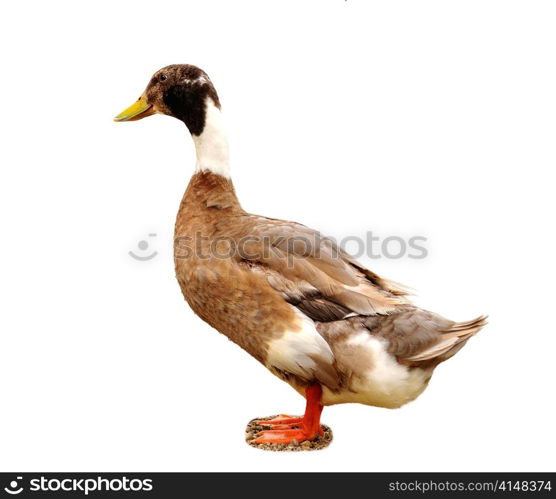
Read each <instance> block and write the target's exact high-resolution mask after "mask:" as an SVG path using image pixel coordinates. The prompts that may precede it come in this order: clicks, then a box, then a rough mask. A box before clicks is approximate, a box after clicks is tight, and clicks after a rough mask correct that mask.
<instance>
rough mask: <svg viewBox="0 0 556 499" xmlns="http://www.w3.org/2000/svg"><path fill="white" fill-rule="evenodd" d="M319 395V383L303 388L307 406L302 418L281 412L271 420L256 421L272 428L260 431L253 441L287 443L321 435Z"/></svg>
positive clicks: (320, 393)
mask: <svg viewBox="0 0 556 499" xmlns="http://www.w3.org/2000/svg"><path fill="white" fill-rule="evenodd" d="M321 395H322V388H321V386H320V385H311V386H309V387H308V388H307V390H305V398H306V399H307V406H306V407H305V414H304V415H303V417H302V418H292V417H290V416H286V415H285V414H281V415H280V416H278V417H276V418H273V419H271V420H267V421H264V420H263V421H258V423H259V424H261V425H264V426H270V427H271V428H273V429H272V430H266V431H261V432H260V433H259V434H258V436H257V438H256V439H255V440H253V442H255V443H269V444H287V443H290V442H292V441H293V440H296V441H297V442H303V441H305V440H314V439H315V438H316V437H317V436H318V435H322V434H323V432H322V429H321V426H320V415H321V413H322V407H323V406H322V404H321V403H320V397H321Z"/></svg>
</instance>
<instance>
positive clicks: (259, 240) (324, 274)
mask: <svg viewBox="0 0 556 499" xmlns="http://www.w3.org/2000/svg"><path fill="white" fill-rule="evenodd" d="M292 241H293V242H292ZM296 245H297V246H296ZM175 264H176V276H177V279H178V282H179V284H180V287H181V290H182V292H183V295H184V297H185V299H186V300H187V302H188V303H189V305H190V306H191V308H192V309H193V310H194V311H195V313H196V314H197V315H199V316H200V317H201V318H202V319H203V320H205V321H206V322H207V323H209V324H210V325H211V326H213V327H214V328H216V329H218V330H219V331H220V332H221V333H223V334H225V335H226V336H227V337H228V338H229V339H230V340H232V341H234V342H235V343H237V344H238V345H239V346H241V347H242V348H243V349H245V350H246V351H247V352H248V353H250V354H251V355H252V356H253V357H255V358H256V359H257V360H259V361H260V362H261V363H263V364H264V365H265V366H267V367H268V368H269V369H271V371H272V372H274V373H275V374H277V375H278V376H280V377H281V378H282V379H284V380H286V381H288V382H289V383H290V384H292V386H294V388H296V389H297V390H298V391H300V392H301V391H302V390H304V389H305V387H306V386H308V385H309V384H311V383H313V382H315V381H317V382H319V383H321V384H322V385H323V386H324V387H325V388H326V389H328V392H327V391H326V390H325V394H326V393H329V395H330V394H338V393H341V392H343V391H347V392H350V391H353V381H354V377H355V378H357V377H361V378H364V377H365V376H366V375H367V373H369V372H370V371H371V370H372V368H373V363H374V364H376V363H377V360H376V359H373V352H372V351H369V349H365V348H356V347H354V346H353V344H352V342H351V341H350V340H351V339H352V337H353V336H354V335H357V334H361V333H362V332H363V334H366V335H368V336H369V337H370V338H375V339H377V340H379V341H381V342H382V344H383V345H384V347H385V350H386V352H387V353H388V354H389V355H390V356H392V357H393V358H395V359H396V361H397V362H398V363H399V364H400V366H401V367H402V368H403V369H405V370H406V371H404V372H405V373H407V374H409V373H410V372H411V371H412V370H417V371H418V372H419V373H422V376H420V377H419V389H417V390H415V391H416V392H418V393H420V391H422V389H424V387H425V386H426V383H427V382H428V380H429V379H430V375H431V374H432V369H433V368H434V367H435V366H436V365H437V364H438V363H440V362H442V361H443V360H446V359H447V358H449V357H451V356H452V355H453V354H454V353H456V352H457V350H459V349H460V348H461V347H462V346H463V344H464V343H465V341H466V340H467V339H468V338H469V337H470V336H472V335H473V334H474V333H476V332H477V331H478V330H479V329H480V327H482V325H483V323H484V319H483V318H479V319H477V320H475V321H470V322H469V323H461V324H457V323H454V322H453V321H450V320H448V319H444V318H442V317H441V316H439V315H437V314H434V313H432V312H428V311H424V310H421V309H418V308H416V307H414V306H413V305H411V304H409V303H408V301H407V299H406V298H405V296H404V294H405V293H404V292H403V291H402V290H401V289H399V288H398V287H396V286H395V285H393V284H391V283H389V282H388V281H386V280H383V279H381V278H380V277H378V276H377V275H376V274H374V273H372V272H371V271H368V270H367V269H364V268H363V267H361V266H360V265H359V264H357V263H356V262H354V261H353V260H351V259H350V258H349V256H347V255H346V254H345V253H343V252H342V251H341V250H339V249H338V248H337V247H336V246H335V245H333V243H332V242H330V241H329V240H328V239H324V238H322V236H320V234H318V233H317V232H315V231H313V230H311V229H308V228H307V227H304V226H302V225H299V224H296V223H294V222H286V221H283V220H275V219H269V218H265V217H260V216H256V215H251V214H249V213H247V212H245V211H244V210H243V209H242V208H241V206H240V204H239V202H238V200H237V197H236V195H235V192H234V188H233V185H232V182H231V181H230V180H229V179H226V178H223V177H221V176H219V175H214V174H212V173H210V172H202V173H197V174H195V175H194V176H193V177H192V179H191V182H190V184H189V186H188V188H187V190H186V192H185V195H184V197H183V200H182V202H181V205H180V209H179V212H178V215H177V220H176V228H175ZM296 311H297V313H296ZM300 314H303V315H304V316H307V317H308V318H309V319H310V320H312V321H313V322H314V327H315V330H316V331H318V333H319V334H320V336H321V337H322V338H323V339H324V340H325V341H326V343H327V344H328V346H329V347H330V351H331V352H332V355H333V359H330V358H327V356H326V355H325V356H322V355H318V352H317V353H315V354H313V355H312V357H311V361H313V362H314V363H315V366H314V368H313V369H312V370H311V369H308V370H307V373H304V372H302V373H301V374H300V373H299V372H295V373H294V372H288V370H285V369H283V368H282V366H280V365H273V364H272V362H271V359H269V358H268V352H269V348H270V345H271V344H272V342H273V341H276V340H279V339H280V338H282V337H283V336H284V335H286V334H288V333H291V332H293V333H294V334H295V332H296V331H298V330H300V328H301V326H300V320H299V316H300ZM374 355H376V353H375V354H374ZM305 374H307V375H305ZM404 376H405V374H404ZM423 383H424V384H423ZM421 385H422V386H421ZM418 393H416V394H415V396H416V395H417V394H418ZM329 398H330V403H337V402H342V401H344V400H343V398H344V397H340V399H339V400H336V398H335V396H334V395H331V396H330V397H329ZM402 398H403V397H402ZM411 398H413V391H412V393H411V397H409V399H411ZM395 400H396V402H395V403H393V406H398V405H401V403H400V404H398V403H397V399H395ZM346 401H352V400H351V399H350V397H348V400H346ZM355 401H363V402H364V400H355ZM406 401H408V400H403V401H402V403H405V402H406ZM380 405H385V406H389V404H388V403H384V401H382V402H381V404H380Z"/></svg>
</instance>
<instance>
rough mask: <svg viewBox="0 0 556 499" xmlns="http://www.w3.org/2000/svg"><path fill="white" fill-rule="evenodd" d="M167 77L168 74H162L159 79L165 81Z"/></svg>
mask: <svg viewBox="0 0 556 499" xmlns="http://www.w3.org/2000/svg"><path fill="white" fill-rule="evenodd" d="M166 78H168V77H167V76H166V75H160V76H159V77H158V81H164V80H165V79H166Z"/></svg>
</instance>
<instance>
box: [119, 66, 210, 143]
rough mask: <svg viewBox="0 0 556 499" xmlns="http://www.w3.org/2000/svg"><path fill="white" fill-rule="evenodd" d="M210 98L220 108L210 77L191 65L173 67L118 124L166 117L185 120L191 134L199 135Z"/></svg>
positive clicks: (153, 80)
mask: <svg viewBox="0 0 556 499" xmlns="http://www.w3.org/2000/svg"><path fill="white" fill-rule="evenodd" d="M207 99H210V100H211V101H212V102H211V103H212V104H213V105H214V106H215V107H217V108H218V109H220V101H219V99H218V94H217V93H216V89H215V88H214V86H213V84H212V82H211V81H210V78H209V77H208V75H207V74H206V73H205V72H204V71H203V70H202V69H200V68H198V67H196V66H192V65H190V64H172V65H170V66H166V67H164V68H162V69H159V70H158V71H157V72H156V73H155V74H154V75H153V76H152V78H151V80H150V81H149V84H148V85H147V88H146V89H145V91H144V92H143V93H142V94H141V96H140V97H139V99H137V101H136V102H134V103H133V104H132V105H131V106H129V107H128V108H127V109H125V110H124V111H122V112H121V113H120V114H118V116H116V117H115V118H114V121H136V120H140V119H142V118H146V117H147V116H151V115H153V114H157V113H158V114H166V115H168V116H173V117H174V118H177V119H179V120H181V121H183V122H184V123H185V124H186V126H187V128H188V129H189V131H190V132H191V135H194V136H199V135H201V134H202V132H203V130H204V128H205V122H206V107H207Z"/></svg>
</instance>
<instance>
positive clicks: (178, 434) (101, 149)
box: [0, 0, 556, 471]
mask: <svg viewBox="0 0 556 499" xmlns="http://www.w3.org/2000/svg"><path fill="white" fill-rule="evenodd" d="M1 11H2V12H1V13H0V14H1V19H2V29H1V30H0V41H1V44H2V67H1V70H0V71H1V73H2V74H1V88H2V92H1V94H0V95H1V100H2V102H1V109H2V111H1V126H2V130H1V133H2V135H1V136H2V147H1V149H0V154H1V159H2V161H1V173H0V175H1V178H0V210H1V217H2V218H1V229H2V236H1V237H2V244H1V245H0V251H1V258H0V276H1V277H0V286H1V289H0V292H1V300H0V303H1V305H0V307H1V314H0V334H1V344H0V352H1V360H0V380H1V386H2V409H1V414H0V422H1V426H0V432H1V438H0V440H1V443H0V469H1V470H2V471H14V470H20V471H25V470H35V471H38V470H44V471H51V470H64V471H70V470H76V471H86V470H91V471H93V470H104V471H117V470H126V471H195V470H202V471H234V470H237V471H293V470H306V471H311V470H313V471H472V470H475V471H510V470H512V471H517V470H523V471H533V470H537V471H547V470H553V469H554V461H553V460H552V461H551V460H550V456H551V455H552V457H553V450H554V446H555V444H556V442H555V438H554V420H555V417H556V414H555V409H554V406H555V404H554V398H555V395H554V364H555V362H554V351H555V348H556V331H555V328H554V321H553V313H552V309H553V298H554V289H553V282H554V277H555V275H554V274H555V272H554V246H555V242H556V241H555V237H554V221H553V215H554V204H555V202H554V175H553V172H554V168H555V161H556V151H555V146H554V133H555V131H556V130H555V128H556V126H555V123H556V71H555V64H554V60H555V52H556V30H555V29H554V26H555V23H556V9H555V6H554V3H553V2H549V1H537V2H527V1H508V0H504V1H485V0H480V1H465V2H463V1H461V2H460V1H450V2H446V1H443V0H442V1H420V2H414V1H393V2H387V1H382V2H369V1H362V0H360V1H356V0H348V1H347V2H345V1H343V0H328V1H322V0H321V1H305V2H299V1H284V0H280V1H275V2H272V3H270V2H244V1H237V0H236V1H232V2H231V1H227V2H215V1H202V2H201V1H196V2H194V1H189V2H185V1H175V2H173V1H164V0H157V1H156V2H152V1H149V2H145V1H133V2H131V1H127V2H124V1H122V2H104V3H102V2H89V3H88V4H84V3H82V2H69V1H65V2H64V1H51V2H18V3H13V2H12V3H8V2H4V3H3V4H2V7H1ZM182 62H183V63H193V64H197V65H199V66H201V67H202V68H203V69H205V70H206V71H207V72H208V73H209V74H210V76H211V78H212V80H213V82H214V83H215V85H216V87H217V89H218V90H219V93H220V97H221V101H222V104H223V110H224V112H225V114H226V118H227V122H228V125H229V129H230V140H231V145H232V154H233V156H232V171H233V178H234V181H235V184H236V188H237V191H238V194H239V196H240V199H241V201H242V204H243V206H244V207H245V208H246V209H247V210H249V211H251V212H254V213H260V214H264V215H267V216H272V217H279V218H286V219H293V220H296V221H299V222H302V223H304V224H306V225H309V226H312V227H314V228H317V229H320V230H322V231H323V232H325V233H327V234H330V235H332V236H336V237H339V236H342V235H348V234H361V233H363V232H364V231H366V230H372V231H373V232H374V233H375V234H377V235H379V236H381V237H382V238H384V237H387V236H389V235H400V236H403V237H410V236H412V235H422V236H425V237H427V238H428V242H427V248H428V250H429V256H428V258H426V259H424V260H412V259H409V258H402V259H398V260H388V259H384V258H382V259H376V260H371V259H369V258H363V259H362V261H363V262H364V263H365V264H367V265H368V266H370V267H371V268H373V270H375V271H377V272H379V273H381V274H383V275H385V276H387V277H390V278H392V279H395V280H398V281H401V282H404V283H406V284H408V285H410V286H412V287H413V288H415V289H416V290H417V292H418V296H416V298H415V301H416V303H417V304H419V305H420V306H422V307H424V308H428V309H432V310H434V311H436V312H439V313H441V314H443V315H445V316H447V317H450V318H452V319H455V320H467V319H471V318H473V317H475V316H477V315H479V314H482V313H486V314H489V315H490V323H489V325H488V326H487V328H485V329H484V330H483V331H482V332H481V333H480V334H479V335H478V336H477V337H475V338H473V339H472V340H471V341H470V342H469V343H468V345H467V346H466V347H465V349H464V350H462V351H461V352H460V353H459V354H458V355H457V356H456V357H455V358H453V359H452V360H450V361H449V362H447V363H445V364H443V365H441V366H440V367H439V368H438V369H437V370H436V372H435V375H434V376H433V379H432V381H431V384H430V386H429V388H428V390H427V391H426V392H425V393H424V394H423V395H422V396H421V397H420V398H419V399H418V400H417V401H415V402H413V403H411V404H409V405H407V406H405V407H403V408H401V409H398V410H393V411H392V410H386V409H377V408H372V407H366V406H357V405H343V406H335V407H331V408H326V409H325V411H324V416H323V421H324V422H325V423H328V424H330V425H331V426H332V428H333V430H334V432H335V440H334V442H333V444H332V445H331V446H330V447H329V448H328V449H327V450H325V451H322V452H318V453H296V454H284V453H265V452H262V451H257V450H255V449H252V448H250V447H248V446H247V445H246V444H245V442H244V440H243V439H244V427H245V424H246V423H247V421H248V420H249V419H251V418H253V417H256V416H264V415H268V414H275V413H277V412H290V413H292V412H293V413H300V412H301V411H302V409H303V404H304V402H303V399H302V398H301V397H299V396H298V395H297V394H296V393H295V392H294V391H293V390H292V389H291V388H290V387H289V386H287V385H286V384H284V383H282V382H281V381H280V380H278V379H277V378H275V377H273V376H272V375H271V374H270V373H268V372H267V371H266V370H265V369H264V368H263V367H262V366H261V365H259V364H258V363H257V362H256V361H255V360H254V359H252V358H250V357H249V356H248V355H247V354H245V353H244V352H243V351H242V350H241V349H239V348H238V347H236V346H235V345H233V344H232V343H230V342H228V341H227V340H226V339H225V338H224V337H223V336H221V335H219V334H218V333H217V332H216V331H214V330H212V329H211V328H210V327H209V326H208V325H206V324H204V323H203V322H202V321H201V320H200V319H198V318H197V317H196V316H195V315H194V314H193V313H192V312H191V310H190V309H189V308H188V306H187V305H186V303H185V302H184V300H183V298H182V297H181V294H180V291H179V288H178V285H177V283H176V282H175V278H174V270H173V262H172V232H173V224H174V217H175V213H176V211H177V207H178V203H179V201H180V199H181V195H182V192H183V191H184V189H185V187H186V184H187V182H188V178H189V176H190V175H191V173H192V171H193V165H194V150H193V147H192V143H191V140H190V138H189V136H188V134H187V131H186V129H185V127H184V126H183V125H182V124H181V123H179V122H178V121H176V120H173V119H171V118H168V117H163V116H156V117H152V118H149V119H147V120H143V121H139V122H137V123H124V124H118V123H113V122H112V117H113V116H114V115H115V114H117V113H118V112H119V111H121V110H122V109H123V108H124V107H127V106H128V105H129V104H131V103H132V102H133V101H134V100H135V99H136V98H137V96H138V95H139V93H140V92H141V91H142V90H143V89H144V87H145V85H146V84H147V82H148V80H149V78H150V76H151V74H152V73H153V72H154V71H155V70H157V69H158V68H160V67H162V66H164V65H166V64H170V63H182ZM148 233H156V234H157V236H156V237H154V238H151V239H150V242H151V247H150V248H149V251H150V250H155V249H156V250H157V251H158V252H159V254H158V255H157V256H156V257H155V258H154V259H153V260H151V261H149V262H138V261H135V260H133V259H132V258H130V257H129V256H128V254H127V252H128V251H129V250H134V249H135V250H136V251H137V242H138V241H139V240H141V239H145V238H146V237H147V234H148Z"/></svg>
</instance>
